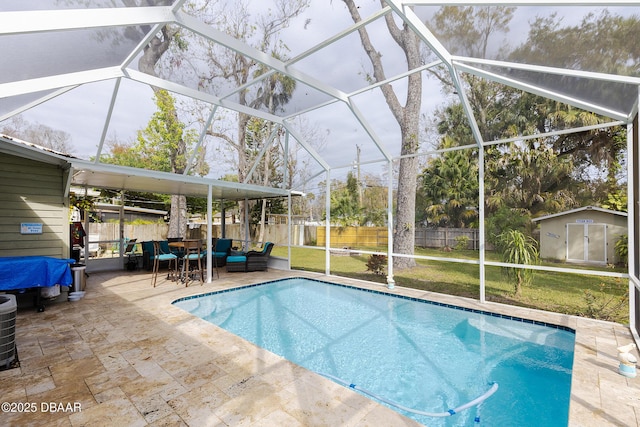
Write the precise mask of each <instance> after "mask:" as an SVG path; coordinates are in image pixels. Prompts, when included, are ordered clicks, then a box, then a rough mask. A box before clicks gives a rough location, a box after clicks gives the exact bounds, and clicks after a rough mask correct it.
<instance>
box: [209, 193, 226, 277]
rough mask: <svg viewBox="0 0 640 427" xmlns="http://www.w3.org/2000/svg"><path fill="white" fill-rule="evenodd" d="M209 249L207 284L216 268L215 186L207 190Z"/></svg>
mask: <svg viewBox="0 0 640 427" xmlns="http://www.w3.org/2000/svg"><path fill="white" fill-rule="evenodd" d="M222 221H224V216H223V217H222ZM207 249H208V250H207V266H208V267H209V268H207V283H211V280H212V278H213V274H212V272H211V269H212V268H215V266H214V265H213V252H214V251H215V248H214V247H213V186H212V185H211V184H209V185H208V188H207Z"/></svg>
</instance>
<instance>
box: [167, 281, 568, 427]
mask: <svg viewBox="0 0 640 427" xmlns="http://www.w3.org/2000/svg"><path fill="white" fill-rule="evenodd" d="M174 304H175V305H176V306H178V307H181V308H182V309H184V310H186V311H188V312H190V313H192V314H194V315H195V316H198V317H201V318H203V319H205V320H207V321H209V322H211V323H214V324H216V325H219V326H220V327H222V328H224V329H226V330H228V331H230V332H232V333H234V334H236V335H238V336H240V337H242V338H244V339H246V340H248V341H251V342H253V343H255V344H256V345H258V346H260V347H262V348H265V349H267V350H269V351H271V352H273V353H276V354H279V355H281V356H283V357H285V358H286V359H288V360H290V361H292V362H294V363H297V364H299V365H301V366H303V367H305V368H307V369H310V370H313V371H315V372H318V373H322V374H324V375H326V376H328V377H330V378H338V379H340V380H341V381H344V382H346V384H355V385H356V386H357V388H360V389H364V390H365V391H367V392H369V393H371V394H373V395H374V396H379V397H382V398H383V399H386V400H390V401H393V402H397V403H398V404H399V405H401V406H403V407H406V408H412V409H416V410H418V411H419V412H430V413H431V412H433V413H442V412H446V411H448V410H449V409H451V408H456V407H458V406H460V405H462V404H464V403H466V402H469V401H471V400H473V399H475V398H476V397H478V396H481V395H483V394H484V393H485V392H487V391H488V390H490V389H491V387H492V384H493V383H498V390H497V391H496V392H495V393H494V394H493V395H491V396H490V397H488V398H487V399H486V400H484V401H483V402H482V403H480V404H479V405H477V406H474V407H471V408H469V409H466V410H464V411H460V412H458V413H456V414H454V415H452V416H449V417H442V418H436V417H427V416H423V415H417V414H414V413H410V412H407V411H403V410H400V409H398V408H397V407H393V406H391V405H387V406H390V407H392V408H393V409H395V410H397V411H398V412H400V413H403V414H404V415H407V416H409V417H411V418H413V419H415V420H417V421H418V422H420V423H422V424H425V425H428V426H473V425H482V426H545V427H552V426H566V425H567V424H568V417H569V397H570V387H571V369H572V364H573V348H574V342H575V335H574V333H573V332H572V331H570V330H566V329H564V328H562V327H552V326H549V325H542V324H534V322H531V321H526V320H523V319H515V320H514V319H513V318H505V317H501V316H498V315H495V314H494V315H492V314H490V313H484V312H477V311H476V312H473V311H470V310H465V309H460V308H456V307H452V306H445V305H442V304H437V303H429V302H424V301H420V300H415V299H411V298H406V297H398V296H396V295H391V294H386V293H382V292H376V291H363V290H359V289H354V288H350V287H347V286H342V285H337V284H331V283H326V282H322V281H317V280H311V279H301V278H295V279H284V280H278V281H274V282H268V283H264V284H259V285H251V286H246V287H242V288H237V289H233V290H229V291H221V292H214V293H211V294H206V295H199V296H195V297H189V298H183V299H181V300H178V301H175V302H174ZM477 418H479V423H478V422H477V421H478V420H477Z"/></svg>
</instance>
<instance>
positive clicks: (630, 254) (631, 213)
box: [627, 123, 640, 344]
mask: <svg viewBox="0 0 640 427" xmlns="http://www.w3.org/2000/svg"><path fill="white" fill-rule="evenodd" d="M634 132H635V129H634V124H633V123H629V124H627V273H629V277H630V279H629V329H630V330H631V332H632V333H633V336H634V338H635V340H636V344H638V343H640V337H639V336H638V329H637V327H638V325H637V324H636V310H637V309H638V307H636V298H635V293H636V284H635V283H636V282H635V281H634V280H633V279H631V278H632V277H634V278H635V279H638V277H637V276H636V244H635V239H637V238H638V234H637V231H636V229H635V223H636V221H635V216H636V213H635V212H636V202H637V201H636V200H634V193H635V188H634V176H635V174H636V170H635V169H636V167H635V166H636V163H637V161H638V159H636V158H634V157H633V153H634V151H636V150H634V144H639V142H638V141H634V138H633V137H634Z"/></svg>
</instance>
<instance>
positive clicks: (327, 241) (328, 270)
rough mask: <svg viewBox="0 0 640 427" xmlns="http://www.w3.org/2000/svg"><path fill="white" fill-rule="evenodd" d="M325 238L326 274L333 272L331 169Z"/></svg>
mask: <svg viewBox="0 0 640 427" xmlns="http://www.w3.org/2000/svg"><path fill="white" fill-rule="evenodd" d="M324 208H325V218H326V222H325V225H324V228H325V239H324V262H325V264H324V274H326V275H329V274H331V252H330V249H329V248H331V169H327V185H326V188H325V201H324Z"/></svg>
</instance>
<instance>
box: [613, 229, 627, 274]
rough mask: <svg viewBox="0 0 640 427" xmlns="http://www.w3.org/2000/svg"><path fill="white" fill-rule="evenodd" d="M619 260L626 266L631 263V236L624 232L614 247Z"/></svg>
mask: <svg viewBox="0 0 640 427" xmlns="http://www.w3.org/2000/svg"><path fill="white" fill-rule="evenodd" d="M614 250H615V252H616V256H617V257H618V260H619V261H620V262H621V263H622V264H624V266H625V267H626V266H627V265H628V264H629V236H628V235H626V234H622V235H621V236H620V238H619V239H618V240H617V241H616V245H615V247H614Z"/></svg>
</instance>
